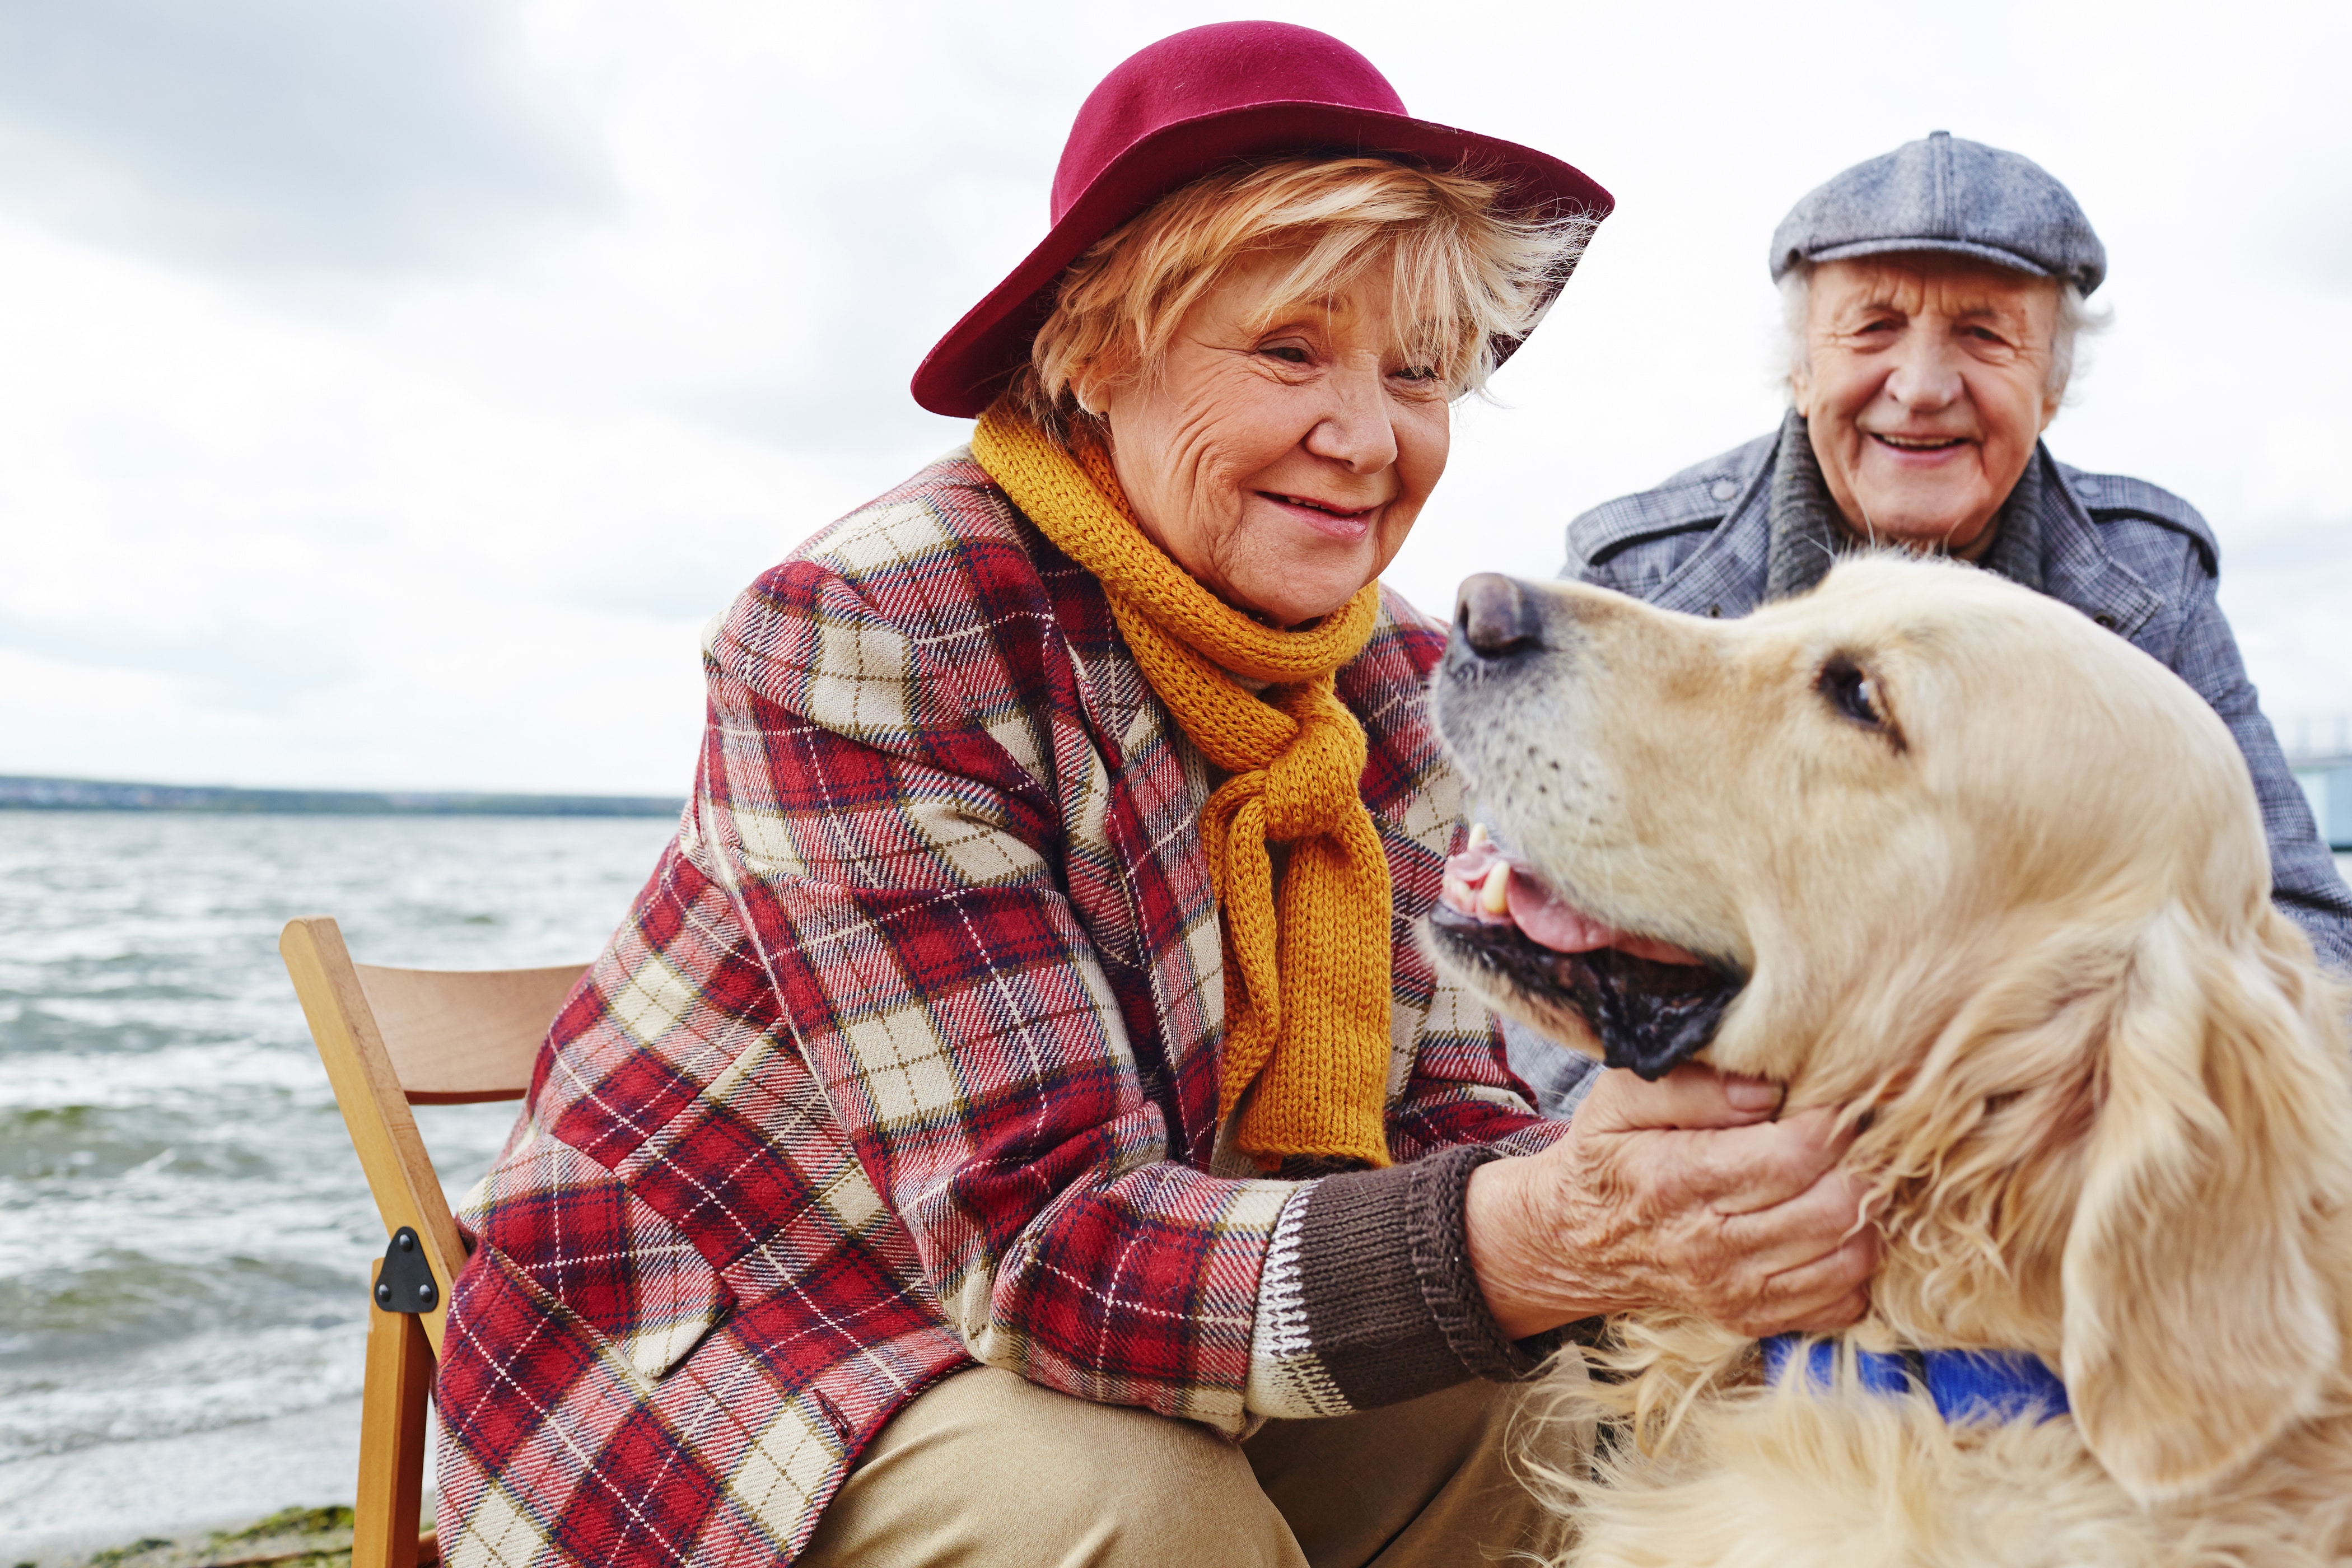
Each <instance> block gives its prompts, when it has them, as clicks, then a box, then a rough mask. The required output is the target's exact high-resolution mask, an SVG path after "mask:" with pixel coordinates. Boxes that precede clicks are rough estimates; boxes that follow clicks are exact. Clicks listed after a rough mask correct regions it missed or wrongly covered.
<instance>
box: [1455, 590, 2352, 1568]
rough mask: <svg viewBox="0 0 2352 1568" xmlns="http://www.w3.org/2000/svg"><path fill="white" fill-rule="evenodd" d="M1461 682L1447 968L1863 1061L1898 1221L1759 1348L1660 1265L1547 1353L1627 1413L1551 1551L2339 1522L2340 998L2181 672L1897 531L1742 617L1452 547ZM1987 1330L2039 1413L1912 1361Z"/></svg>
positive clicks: (1819, 1096) (1612, 1028)
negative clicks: (1471, 571) (2273, 873)
mask: <svg viewBox="0 0 2352 1568" xmlns="http://www.w3.org/2000/svg"><path fill="white" fill-rule="evenodd" d="M1434 698H1435V703H1436V710H1437V714H1438V721H1439V724H1440V727H1441V729H1442V731H1443V732H1444V736H1445V738H1446V743H1447V744H1448V746H1449V747H1450V748H1451V749H1452V750H1453V751H1454V753H1455V755H1456V756H1457V758H1458V759H1459V761H1460V763H1461V764H1462V766H1463V768H1464V769H1465V772H1466V773H1467V775H1468V777H1469V779H1470V781H1471V784H1472V787H1473V790H1474V792H1475V795H1476V797H1477V799H1478V800H1479V801H1480V802H1481V803H1482V805H1481V825H1482V827H1485V828H1488V829H1491V835H1492V836H1491V838H1490V837H1488V835H1487V834H1486V833H1485V832H1480V833H1475V834H1474V836H1473V837H1474V843H1473V844H1472V846H1471V847H1470V848H1469V850H1468V851H1466V852H1465V854H1463V855H1460V856H1457V857H1456V858H1455V859H1454V863H1453V865H1452V867H1451V868H1450V871H1449V878H1448V887H1447V891H1446V895H1445V898H1444V900H1443V901H1442V902H1441V904H1440V907H1439V909H1438V910H1437V911H1436V913H1435V914H1434V915H1433V917H1432V920H1431V924H1430V933H1429V936H1430V942H1431V945H1432V947H1433V951H1434V952H1436V953H1437V954H1438V955H1439V959H1440V962H1441V963H1443V965H1444V967H1445V969H1446V970H1447V971H1449V972H1450V973H1453V974H1454V976H1456V977H1457V978H1459V979H1462V980H1464V981H1465V982H1466V983H1468V984H1471V985H1472V986H1473V987H1475V989H1476V990H1477V991H1479V992H1480V993H1481V994H1483V995H1484V996H1485V997H1486V999H1487V1001H1488V1002H1489V1003H1490V1004H1491V1005H1493V1006H1494V1007H1495V1008H1496V1009H1497V1010H1499V1011H1501V1012H1503V1013H1506V1014H1509V1015H1513V1016H1517V1017H1518V1018H1520V1019H1523V1020H1525V1021H1526V1022H1527V1023H1528V1024H1530V1025H1532V1026H1535V1027H1537V1028H1538V1029H1541V1030H1543V1031H1545V1032H1547V1033H1549V1034H1550V1035H1552V1036H1553V1037H1557V1038H1560V1039H1563V1040H1569V1041H1572V1042H1576V1043H1578V1044H1580V1047H1582V1048H1585V1049H1587V1050H1590V1051H1591V1052H1592V1054H1594V1055H1597V1056H1601V1057H1602V1058H1603V1059H1605V1060H1607V1061H1609V1062H1611V1063H1612V1065H1620V1066H1627V1067H1632V1068H1634V1069H1635V1070H1637V1071H1642V1072H1643V1073H1644V1074H1645V1075H1647V1076H1651V1077H1655V1076H1657V1075H1659V1074H1661V1073H1663V1072H1664V1071H1666V1070H1667V1069H1668V1068H1671V1067H1672V1066H1673V1065H1674V1064H1675V1062H1676V1061H1679V1060H1682V1059H1685V1058H1689V1057H1691V1056H1693V1055H1694V1054H1696V1053H1701V1052H1703V1053H1704V1059H1706V1060H1709V1061H1712V1062H1713V1063H1714V1064H1715V1065H1716V1066H1717V1067H1718V1068H1722V1069H1724V1070H1726V1071H1728V1072H1735V1073H1747V1074H1754V1075H1756V1076H1759V1077H1762V1078H1766V1079H1772V1080H1775V1081H1778V1082H1780V1083H1782V1084H1785V1085H1786V1086H1787V1100H1786V1102H1785V1103H1786V1105H1787V1106H1788V1107H1789V1108H1790V1109H1792V1110H1793V1109H1799V1108H1805V1107H1814V1106H1829V1107H1834V1108H1836V1109H1837V1110H1838V1111H1839V1113H1840V1114H1841V1115H1842V1116H1843V1118H1844V1119H1845V1120H1846V1121H1847V1122H1848V1123H1849V1124H1850V1125H1852V1126H1853V1127H1854V1128H1856V1129H1858V1130H1859V1135H1858V1137H1857V1138H1856V1140H1855V1142H1853V1146H1852V1150H1851V1152H1850V1153H1849V1154H1848V1156H1847V1160H1848V1162H1849V1164H1850V1166H1851V1167H1852V1168H1853V1169H1854V1170H1855V1171H1857V1172H1858V1173H1862V1174H1863V1175H1864V1178H1865V1179H1866V1181H1867V1182H1868V1184H1870V1187H1871V1190H1872V1192H1873V1193H1874V1203H1873V1205H1872V1207H1871V1211H1870V1212H1871V1215H1872V1220H1871V1223H1874V1224H1875V1225H1876V1226H1878V1227H1879V1229H1880V1231H1881V1232H1882V1237H1883V1241H1884V1263H1883V1266H1882V1267H1881V1269H1880V1271H1879V1273H1878V1276H1877V1278H1876V1280H1875V1283H1874V1286H1873V1294H1872V1305H1871V1309H1870V1311H1869V1314H1868V1316H1867V1318H1866V1319H1865V1320H1864V1321H1863V1322H1862V1323H1861V1324H1859V1325H1857V1326H1856V1327H1855V1328H1854V1329H1853V1330H1852V1331H1849V1332H1848V1333H1846V1334H1844V1335H1843V1336H1838V1337H1836V1338H1835V1339H1833V1340H1832V1341H1830V1342H1826V1343H1824V1342H1806V1343H1803V1344H1800V1345H1796V1346H1793V1347H1780V1348H1785V1349H1788V1350H1789V1351H1790V1353H1789V1354H1788V1355H1786V1357H1785V1358H1784V1359H1785V1362H1786V1364H1787V1365H1788V1366H1790V1367H1792V1368H1794V1369H1795V1370H1789V1371H1784V1372H1783V1373H1782V1374H1781V1375H1780V1376H1779V1377H1778V1379H1777V1381H1768V1379H1767V1377H1766V1375H1765V1373H1764V1369H1763V1363H1764V1360H1765V1358H1764V1357H1763V1356H1762V1355H1760V1354H1759V1347H1758V1346H1757V1345H1755V1344H1754V1343H1752V1342H1747V1341H1744V1340H1741V1339H1738V1338H1737V1337H1735V1336H1733V1335H1731V1334H1729V1333H1727V1332H1725V1331H1721V1330H1718V1329H1716V1328H1714V1327H1712V1326H1711V1325H1709V1324H1706V1323H1704V1322H1699V1321H1691V1320H1688V1319H1679V1320H1677V1319H1675V1318H1673V1317H1670V1316H1667V1315H1664V1314H1641V1313H1636V1314H1632V1315H1629V1316H1627V1317H1625V1318H1622V1319H1620V1320H1618V1321H1616V1322H1615V1323H1614V1324H1613V1325H1612V1339H1611V1342H1610V1344H1609V1346H1608V1347H1607V1348H1606V1349H1604V1350H1602V1351H1601V1352H1597V1353H1596V1354H1595V1355H1594V1356H1592V1357H1591V1358H1589V1359H1590V1360H1591V1363H1592V1364H1594V1366H1595V1367H1596V1370H1597V1373H1598V1375H1597V1376H1596V1377H1594V1378H1593V1379H1592V1380H1591V1383H1590V1384H1588V1383H1587V1381H1586V1379H1585V1377H1584V1375H1583V1373H1582V1372H1581V1371H1580V1370H1576V1369H1571V1370H1572V1371H1573V1372H1574V1375H1572V1376H1571V1375H1570V1373H1562V1374H1560V1376H1559V1379H1558V1382H1559V1384H1560V1386H1561V1389H1562V1391H1563V1392H1562V1398H1563V1400H1566V1401H1569V1402H1570V1403H1571V1404H1573V1405H1575V1409H1574V1410H1573V1411H1571V1414H1577V1415H1600V1416H1601V1417H1603V1418H1606V1419H1609V1420H1611V1421H1612V1422H1613V1423H1615V1424H1616V1433H1615V1440H1614V1441H1612V1442H1609V1443H1604V1444H1603V1445H1602V1446H1601V1447H1602V1455H1601V1458H1599V1459H1597V1460H1595V1461H1594V1462H1593V1463H1592V1465H1591V1467H1590V1468H1589V1469H1580V1471H1579V1472H1578V1473H1576V1474H1572V1475H1555V1476H1554V1477H1553V1479H1554V1480H1556V1481H1558V1482H1559V1485H1560V1488H1561V1506H1562V1507H1563V1509H1564V1510H1567V1511H1568V1513H1569V1515H1570V1518H1572V1520H1573V1521H1574V1523H1575V1528H1576V1530H1577V1531H1578V1534H1579V1540H1578V1542H1577V1544H1576V1545H1575V1546H1574V1547H1573V1548H1572V1549H1571V1550H1570V1552H1569V1554H1568V1556H1567V1557H1566V1558H1565V1559H1563V1561H1564V1562H1566V1563H1573V1564H1575V1565H1577V1568H1604V1565H1607V1568H1616V1565H1621V1564H1622V1565H1632V1564H1645V1565H1664V1564H1675V1565H1678V1568H1698V1565H1701V1564H1725V1565H1729V1564H1740V1565H1748V1564H1753V1565H1756V1568H1768V1565H1779V1564H1796V1563H1805V1564H1814V1563H1836V1564H1838V1565H1839V1568H1862V1565H1865V1564H1882V1563H1883V1564H1898V1563H1899V1564H1922V1565H1924V1564H1939V1565H1956V1564H1976V1563H2001V1564H2018V1565H2028V1564H2051V1565H2053V1568H2055V1565H2057V1564H2079V1563H2130V1564H2159V1563H2161V1564H2189V1563H2213V1564H2219V1563H2229V1564H2235V1565H2239V1568H2267V1565H2271V1564H2306V1563H2308V1564H2317V1563H2352V1361H2347V1347H2352V1085H2347V1078H2352V1070H2348V1069H2352V1063H2348V1062H2347V1029H2346V1026H2345V1022H2344V1020H2345V1016H2346V1011H2347V999H2346V996H2345V994H2344V993H2343V992H2342V991H2341V990H2339V989H2338V988H2337V987H2336V985H2334V984H2331V983H2330V982H2328V981H2327V980H2326V979H2325V978H2324V977H2323V976H2322V974H2321V973H2320V972H2319V970H2318V969H2317V967H2316V966H2315V963H2314V960H2313V957H2312V952H2311V949H2310V947H2309V945H2308V944H2307V943H2306V942H2305V940H2304V937H2303V935H2302V933H2301V932H2300V931H2297V930H2296V928H2295V927H2294V925H2293V924H2292V923H2291V922H2290V921H2287V920H2286V919H2285V918H2284V916H2282V915H2281V914H2280V913H2279V912H2278V911H2277V910H2275V909H2274V908H2273V906H2272V904H2271V901H2270V896H2269V895H2270V866H2269V858H2268V853H2267V849H2266V845H2265V840H2264V837H2263V823H2262V818H2261V814H2260V811H2259V809H2258V807H2257V805H2256V802H2255V798H2254V794H2253V788H2252V783H2251V781H2250V778H2249V776H2248V773H2247V771H2246V767H2245V764H2244V762H2243V761H2242V758H2241V756H2240V754H2239V752H2238V750H2237V748H2236V746H2235V745H2234V744H2232V742H2231V737H2230V735H2229V733H2228V731H2226V730H2225V729H2224V728H2223V726H2222V724H2221V721H2220V720H2219V719H2218V718H2216V717H2215V715H2214V714H2213V712H2212V711H2211V710H2210V709H2209V708H2208V707H2207V706H2206V704H2205V703H2204V702H2202V701H2201V700H2199V698H2198V697H2197V696H2196V694H2195V693H2194V692H2192V691H2191V690H2190V689H2189V688H2188V687H2187V686H2185V685H2184V684H2182V683H2181V682H2180V681H2179V679H2176V678H2175V677H2174V676H2173V675H2171V674H2170V673H2169V672H2168V671H2167V670H2165V669H2164V668H2161V667H2160V666H2159V665H2158V664H2157V663H2156V661H2154V660H2153V659H2150V658H2147V656H2145V655H2143V654H2141V653H2140V652H2138V651H2137V649H2135V648H2133V647H2130V646H2129V645H2128V644H2126V642H2125V641H2124V640H2123V639H2122V638H2120V637H2116V636H2114V635H2113V634H2112V633H2110V632H2107V631H2104V630H2102V629H2100V628H2099V627H2097V626H2094V625H2092V623H2091V622H2090V621H2089V620H2087V619H2085V618H2084V616H2081V615H2080V614H2078V613H2077V612H2075V611H2074V610H2072V609H2069V608H2067V607H2066V606H2064V605H2060V604H2058V603H2057V602H2055V601H2053V600H2051V599H2048V598H2044V597H2042V595H2036V594H2033V593H2031V592H2028V591H2027V590H2025V589H2022V588H2020V587H2017V586H2014V585H2012V584H2008V583H2005V582H2003V581H2000V579H1998V578H1996V577H1994V576H1992V575H1991V574H1988V573H1982V572H1979V571H1975V570H1973V569H1971V568H1968V567H1965V566H1955V565H1947V564H1939V563H1922V562H1914V561H1909V560H1905V559H1898V558H1895V557H1891V556H1873V557H1866V558H1863V559H1860V560H1856V561H1853V562H1850V563H1845V564H1843V565H1841V566H1840V567H1838V568H1837V569H1836V570H1835V571H1834V572H1832V574H1830V576H1829V577H1828V579H1827V580H1826V581H1825V582H1824V583H1823V584H1822V586H1821V587H1820V588H1818V589H1817V590H1815V591H1814V592H1812V593H1811V594H1809V595H1805V596H1803V597H1801V598H1797V599H1793V600H1790V601H1786V602H1783V603H1780V604H1776V605H1769V606H1768V607H1766V608H1764V609H1762V610H1759V612H1757V613H1756V614H1755V615H1753V616H1748V617H1747V618H1745V619H1741V620H1728V621H1727V620H1706V619H1698V618H1695V617H1692V616H1679V615H1674V614H1669V613H1667V612H1664V611H1661V610H1657V609H1654V608H1651V607H1650V606H1648V605H1642V604H1639V603H1636V602H1635V601H1633V600H1631V599H1627V598H1624V597H1622V596H1620V595H1614V594H1610V593H1607V592H1604V591H1602V590H1600V589H1593V588H1585V587H1578V586H1571V585H1565V584H1545V585H1542V586H1536V585H1530V584H1518V583H1514V582H1511V581H1510V580H1508V579H1505V578H1500V577H1491V576H1490V577H1484V578H1475V579H1473V580H1472V581H1471V583H1470V584H1466V585H1465V589H1464V593H1463V597H1462V607H1461V612H1460V614H1459V616H1457V621H1456V625H1455V628H1454V638H1453V642H1452V645H1451V647H1449V649H1448V651H1447V654H1446V658H1445V660H1444V665H1443V667H1442V668H1441V669H1440V671H1439V673H1438V675H1437V678H1436V682H1435V689H1434ZM1497 867H1500V868H1501V870H1500V871H1499V872H1498V871H1497V869H1496V868H1497ZM1969 1350H1975V1351H1982V1352H1997V1359H2002V1364H2005V1365H2012V1366H2014V1365H2019V1364H2022V1365H2024V1366H2026V1367H2028V1368H2030V1369H2032V1373H2033V1374H2034V1375H2035V1376H2037V1377H2039V1378H2041V1379H2042V1380H2043V1381H2044V1382H2046V1383H2048V1384H2049V1385H2050V1387H2052V1388H2053V1389H2054V1388H2056V1387H2057V1385H2058V1384H2059V1383H2060V1382H2063V1394H2059V1395H2057V1402H2056V1406H2055V1409H2054V1411H2053V1408H2052V1407H2051V1406H2050V1405H2046V1404H2044V1405H2035V1404H2032V1403H2031V1402H2028V1403H2026V1404H2023V1405H2002V1404H2000V1402H1998V1401H1995V1402H1991V1403H1983V1402H1979V1403H1976V1404H1969V1405H1964V1406H1963V1407H1961V1408H1958V1409H1954V1410H1950V1411H1946V1410H1944V1409H1940V1408H1939V1406H1938V1405H1937V1403H1936V1401H1935V1400H1934V1399H1933V1398H1931V1397H1930V1393H1929V1390H1928V1388H1927V1379H1926V1378H1925V1377H1924V1376H1916V1375H1908V1374H1906V1375H1897V1376H1894V1377H1891V1378H1890V1377H1887V1376H1885V1368H1886V1367H1887V1366H1888V1365H1890V1364H1892V1365H1895V1366H1898V1367H1903V1368H1909V1369H1914V1370H1916V1369H1919V1368H1926V1367H1932V1366H1934V1365H1936V1364H1937V1360H1936V1358H1937V1357H1938V1356H1946V1357H1948V1356H1950V1355H1951V1353H1952V1352H1962V1351H1969ZM1897 1356H1900V1357H1904V1358H1906V1359H1904V1360H1901V1361H1895V1360H1893V1359H1892V1358H1894V1357H1897ZM1944 1364H1950V1363H1949V1362H1946V1363H1944ZM1874 1367H1875V1368H1876V1369H1878V1371H1877V1372H1876V1373H1873V1371H1872V1370H1871V1369H1872V1368H1874ZM2043 1369H2047V1370H2043ZM2053 1373H2054V1374H2055V1377H2054V1378H2053V1375H2052V1374H2053ZM1562 1451H1563V1452H1565V1451H1566V1446H1565V1445H1563V1446H1562ZM1538 1458H1539V1459H1540V1455H1538ZM1559 1468H1566V1467H1565V1466H1562V1467H1559Z"/></svg>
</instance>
